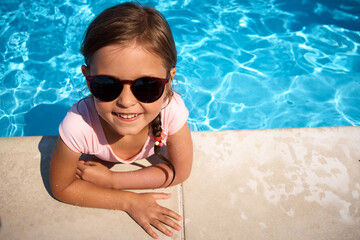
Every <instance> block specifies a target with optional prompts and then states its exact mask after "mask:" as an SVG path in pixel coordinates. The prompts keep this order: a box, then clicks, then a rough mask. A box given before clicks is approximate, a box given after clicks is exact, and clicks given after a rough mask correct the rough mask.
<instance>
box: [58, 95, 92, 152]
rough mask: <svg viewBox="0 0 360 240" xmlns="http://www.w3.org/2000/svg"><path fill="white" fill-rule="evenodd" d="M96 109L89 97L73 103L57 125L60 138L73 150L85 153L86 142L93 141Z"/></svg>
mask: <svg viewBox="0 0 360 240" xmlns="http://www.w3.org/2000/svg"><path fill="white" fill-rule="evenodd" d="M96 116H97V115H96V109H95V106H94V104H93V100H92V98H90V97H87V98H84V99H82V100H80V101H79V102H77V103H75V104H74V105H73V106H72V108H71V109H70V110H69V111H68V113H67V114H66V116H65V118H64V120H63V121H62V122H61V124H60V126H59V133H60V137H61V139H62V140H63V141H64V142H65V144H66V145H67V146H68V147H69V148H70V149H71V150H73V151H75V152H82V153H86V149H87V148H88V147H89V146H88V143H89V142H93V141H92V140H90V139H92V138H93V137H94V135H96V134H95V132H94V128H95V126H96V124H97V121H96Z"/></svg>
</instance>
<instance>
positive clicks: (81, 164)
mask: <svg viewBox="0 0 360 240" xmlns="http://www.w3.org/2000/svg"><path fill="white" fill-rule="evenodd" d="M77 168H78V169H80V170H84V169H85V168H86V166H85V162H84V161H78V163H77Z"/></svg>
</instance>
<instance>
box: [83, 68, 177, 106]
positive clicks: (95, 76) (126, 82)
mask: <svg viewBox="0 0 360 240" xmlns="http://www.w3.org/2000/svg"><path fill="white" fill-rule="evenodd" d="M97 77H108V78H110V79H113V80H115V81H116V82H118V83H119V84H121V85H122V86H124V85H125V84H129V85H130V88H131V92H132V94H133V95H134V96H135V94H134V91H133V86H134V85H135V83H136V81H138V80H140V79H143V78H146V79H148V80H155V81H160V82H161V83H162V88H163V90H162V93H161V95H160V97H161V96H162V94H163V93H164V90H165V85H166V84H167V83H168V82H169V81H170V79H169V78H158V77H146V76H145V77H140V78H137V79H135V80H122V79H119V78H117V77H114V76H111V75H93V76H86V77H85V78H86V81H87V82H88V83H89V87H90V89H91V82H92V81H93V80H94V79H95V78H97ZM123 89H124V88H122V89H121V91H120V94H121V92H122V90H123ZM120 94H119V96H120ZM160 97H159V98H160ZM135 98H136V99H137V100H139V99H138V98H137V97H136V96H135ZM159 98H158V99H159ZM115 99H116V98H115ZM115 99H113V100H110V101H103V100H100V101H103V102H111V101H114V100H115ZM158 99H156V100H154V101H145V102H144V101H141V100H139V101H140V102H144V103H152V102H155V101H157V100H158Z"/></svg>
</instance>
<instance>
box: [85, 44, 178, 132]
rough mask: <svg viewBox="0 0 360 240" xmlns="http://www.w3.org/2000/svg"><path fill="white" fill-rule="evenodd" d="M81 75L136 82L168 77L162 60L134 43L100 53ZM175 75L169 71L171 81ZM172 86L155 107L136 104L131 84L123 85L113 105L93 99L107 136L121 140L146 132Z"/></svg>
mask: <svg viewBox="0 0 360 240" xmlns="http://www.w3.org/2000/svg"><path fill="white" fill-rule="evenodd" d="M82 71H83V74H84V75H85V76H89V75H90V76H93V75H110V76H114V77H117V78H119V79H121V80H135V79H138V78H140V77H145V76H146V77H158V78H166V77H168V73H167V71H166V69H165V67H164V64H163V59H162V58H160V57H159V56H157V55H155V54H152V53H150V52H149V51H147V50H145V49H144V48H142V47H141V46H138V45H136V44H135V43H134V44H129V45H125V46H124V45H118V44H114V45H109V46H106V47H103V48H101V49H99V50H97V51H96V52H95V54H94V55H93V57H92V59H91V66H90V67H89V68H86V67H85V66H82ZM175 72H176V69H175V68H173V69H172V70H171V71H170V76H171V79H172V78H173V77H174V75H175ZM169 84H171V83H170V82H169V83H167V85H166V87H165V90H164V93H163V95H162V96H161V97H160V99H158V100H157V101H155V102H152V103H143V102H140V101H139V100H137V99H136V98H135V96H134V95H133V93H132V92H131V89H130V85H129V84H125V85H124V87H123V90H122V92H121V94H120V95H119V97H118V98H117V99H115V100H114V101H112V102H102V101H100V100H98V99H96V98H94V101H95V107H96V110H97V112H98V114H99V116H100V117H101V119H102V125H103V128H104V131H105V133H109V132H111V133H113V134H115V136H119V137H121V136H126V135H136V134H138V133H140V132H141V131H142V130H145V128H147V127H148V126H149V123H150V122H151V121H152V120H154V118H155V117H156V116H157V115H158V114H159V112H160V111H161V108H162V107H163V106H164V105H165V101H166V95H167V92H168V91H169Z"/></svg>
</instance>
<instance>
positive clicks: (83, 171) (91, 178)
mask: <svg viewBox="0 0 360 240" xmlns="http://www.w3.org/2000/svg"><path fill="white" fill-rule="evenodd" d="M112 174H113V172H112V171H111V170H110V169H109V168H108V167H106V166H105V165H103V164H101V163H99V162H97V161H91V160H89V161H86V162H85V161H83V160H81V161H79V162H78V165H77V169H76V175H77V177H79V178H80V179H82V180H85V181H88V182H91V183H93V184H95V185H98V186H100V187H105V188H112V186H113V183H112Z"/></svg>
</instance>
